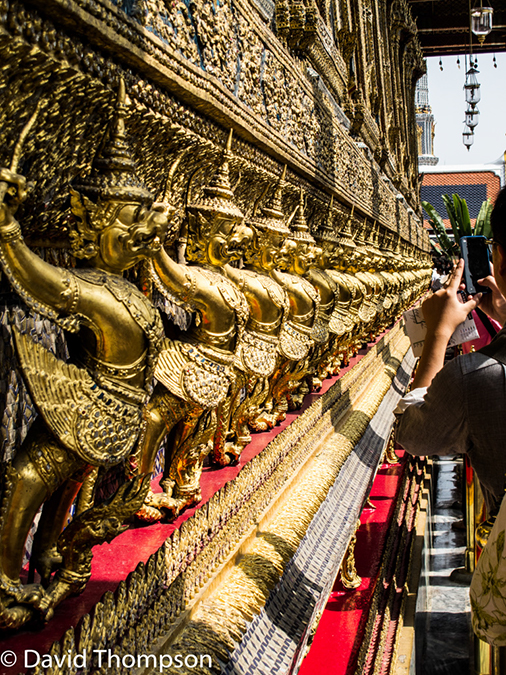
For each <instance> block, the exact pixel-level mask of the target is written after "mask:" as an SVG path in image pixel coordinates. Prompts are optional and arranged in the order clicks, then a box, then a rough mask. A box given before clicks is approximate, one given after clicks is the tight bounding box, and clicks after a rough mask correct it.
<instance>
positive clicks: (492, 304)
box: [478, 263, 506, 326]
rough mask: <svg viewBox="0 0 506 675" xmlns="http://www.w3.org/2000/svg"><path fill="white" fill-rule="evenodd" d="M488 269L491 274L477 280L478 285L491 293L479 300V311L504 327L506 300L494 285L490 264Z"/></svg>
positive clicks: (505, 322)
mask: <svg viewBox="0 0 506 675" xmlns="http://www.w3.org/2000/svg"><path fill="white" fill-rule="evenodd" d="M490 268H491V270H492V274H490V275H489V276H488V277H485V278H484V279H479V280H478V283H479V284H481V285H482V286H486V287H487V288H490V290H491V293H485V294H483V297H482V298H481V300H480V309H482V310H483V311H484V312H485V314H487V315H488V316H489V317H490V318H491V319H495V321H498V322H499V323H500V324H501V326H504V324H506V298H505V297H504V295H503V294H502V293H501V291H500V290H499V287H498V285H497V283H496V280H495V277H494V268H493V266H492V263H491V264H490Z"/></svg>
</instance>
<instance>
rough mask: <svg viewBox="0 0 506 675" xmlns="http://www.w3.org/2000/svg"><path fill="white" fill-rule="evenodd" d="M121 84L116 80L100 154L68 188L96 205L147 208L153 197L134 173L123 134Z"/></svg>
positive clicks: (124, 134) (122, 90)
mask: <svg viewBox="0 0 506 675" xmlns="http://www.w3.org/2000/svg"><path fill="white" fill-rule="evenodd" d="M125 112H126V105H125V83H124V81H123V80H120V85H119V89H118V100H117V103H116V111H115V119H114V122H113V124H112V127H111V129H110V132H109V136H108V138H107V140H106V142H105V143H104V146H103V147H102V149H101V151H100V152H99V153H98V155H97V156H96V157H95V159H94V160H93V164H92V167H91V171H90V173H89V175H87V176H78V177H77V178H75V179H74V181H73V184H72V188H73V189H74V190H75V191H76V192H78V193H79V194H80V195H83V196H85V197H87V198H88V199H90V200H91V201H92V202H94V203H95V204H96V203H97V202H99V201H100V202H106V201H117V202H118V201H119V202H134V203H137V202H138V203H139V204H147V205H149V206H150V205H151V204H152V203H153V201H154V196H153V194H152V193H151V192H150V191H149V190H148V189H147V188H146V186H145V185H144V183H143V182H142V181H141V180H140V178H139V177H138V176H137V174H136V172H135V162H134V159H133V157H132V155H131V152H130V148H129V146H128V142H127V138H126V132H125Z"/></svg>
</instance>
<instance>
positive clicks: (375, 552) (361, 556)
mask: <svg viewBox="0 0 506 675" xmlns="http://www.w3.org/2000/svg"><path fill="white" fill-rule="evenodd" d="M397 454H398V455H399V457H400V458H401V461H400V463H399V464H394V465H388V464H383V465H382V466H380V468H379V470H378V473H377V475H376V478H375V481H374V484H373V487H372V490H371V502H372V504H373V506H375V507H376V509H375V510H373V509H370V508H366V509H364V511H363V513H362V516H361V518H360V522H361V525H360V528H359V530H358V532H357V543H356V547H355V560H356V569H357V573H358V574H359V576H361V577H362V584H361V585H360V587H359V588H358V589H356V590H350V591H347V590H345V589H344V587H343V585H342V584H341V581H340V578H339V577H338V580H337V581H336V583H335V585H334V588H333V590H332V593H331V594H330V598H329V601H328V603H327V605H326V607H325V610H324V612H323V615H322V618H321V620H320V623H319V625H318V629H317V631H316V635H315V637H314V640H313V643H312V646H311V649H310V651H309V654H308V655H307V656H306V658H305V659H304V661H303V663H302V667H301V669H300V670H299V675H322V673H325V675H352V674H353V673H355V670H356V667H357V659H358V655H359V650H360V646H361V644H362V642H363V639H364V632H365V629H366V624H367V619H368V616H369V610H370V607H371V603H372V600H373V596H374V592H375V590H376V586H377V583H378V581H379V577H380V569H381V564H382V561H383V554H384V550H385V544H386V540H387V537H388V532H389V528H390V524H391V521H392V517H393V515H394V511H395V507H396V504H397V500H398V497H399V493H400V490H401V486H402V483H403V476H404V471H405V467H406V457H405V453H404V452H403V451H402V450H397Z"/></svg>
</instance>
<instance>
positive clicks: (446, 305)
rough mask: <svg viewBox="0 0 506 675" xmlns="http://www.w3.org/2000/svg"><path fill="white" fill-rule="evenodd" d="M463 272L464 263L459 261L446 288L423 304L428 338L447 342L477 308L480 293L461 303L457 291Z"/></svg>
mask: <svg viewBox="0 0 506 675" xmlns="http://www.w3.org/2000/svg"><path fill="white" fill-rule="evenodd" d="M463 272H464V261H463V260H459V263H458V265H457V267H456V268H455V269H454V270H453V274H452V276H451V279H450V282H449V284H448V286H447V287H446V288H442V289H441V290H439V291H436V293H434V294H433V295H431V296H430V297H429V298H427V300H425V301H424V302H423V304H422V311H423V316H424V319H425V323H426V325H427V335H428V336H436V337H441V338H445V339H446V340H449V339H450V337H451V336H452V335H453V333H454V331H455V329H456V328H457V326H458V325H459V324H461V323H462V322H463V321H465V319H466V317H467V315H468V314H469V313H470V312H472V310H473V309H475V308H476V307H477V306H478V304H479V302H480V298H481V294H480V293H478V295H476V296H474V297H472V296H468V298H467V301H466V302H462V301H461V297H460V295H459V291H460V290H461V289H462V274H463Z"/></svg>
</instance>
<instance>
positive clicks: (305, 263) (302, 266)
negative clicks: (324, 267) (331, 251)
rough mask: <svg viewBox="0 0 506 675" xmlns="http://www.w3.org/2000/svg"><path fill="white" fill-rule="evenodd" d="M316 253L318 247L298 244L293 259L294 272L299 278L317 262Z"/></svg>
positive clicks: (300, 242) (302, 243) (299, 242)
mask: <svg viewBox="0 0 506 675" xmlns="http://www.w3.org/2000/svg"><path fill="white" fill-rule="evenodd" d="M320 250H321V249H320ZM315 251H316V247H315V246H312V245H311V244H308V243H307V242H302V241H298V242H296V243H295V248H294V249H293V253H292V257H291V258H292V259H291V263H292V264H291V269H292V271H293V272H295V274H298V275H299V276H303V275H304V274H306V272H307V271H308V269H309V268H310V267H311V265H312V263H313V262H314V260H315Z"/></svg>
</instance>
